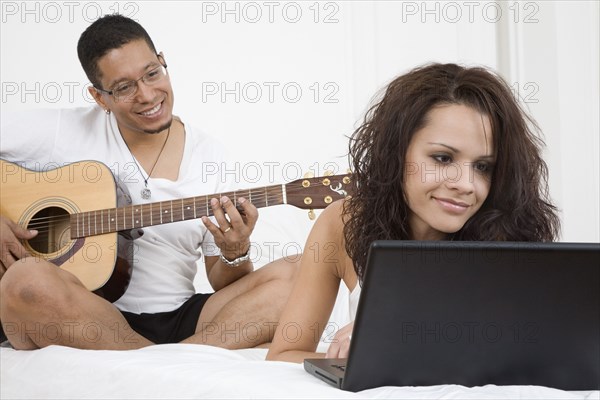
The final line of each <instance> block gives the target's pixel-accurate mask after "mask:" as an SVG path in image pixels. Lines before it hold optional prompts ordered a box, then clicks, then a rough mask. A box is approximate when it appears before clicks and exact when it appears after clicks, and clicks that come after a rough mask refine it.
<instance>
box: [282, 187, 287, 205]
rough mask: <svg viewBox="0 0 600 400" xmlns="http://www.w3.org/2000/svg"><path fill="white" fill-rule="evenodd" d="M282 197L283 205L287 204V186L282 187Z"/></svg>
mask: <svg viewBox="0 0 600 400" xmlns="http://www.w3.org/2000/svg"><path fill="white" fill-rule="evenodd" d="M281 196H282V199H281V200H282V203H283V204H287V192H286V191H285V185H281Z"/></svg>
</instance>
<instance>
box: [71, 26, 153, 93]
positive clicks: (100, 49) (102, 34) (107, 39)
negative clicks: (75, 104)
mask: <svg viewBox="0 0 600 400" xmlns="http://www.w3.org/2000/svg"><path fill="white" fill-rule="evenodd" d="M135 40H144V41H146V43H147V44H148V47H150V49H151V50H152V51H153V52H155V53H156V48H155V47H154V43H152V39H150V35H148V32H146V30H145V29H144V28H143V27H142V26H141V25H140V24H139V23H137V22H136V21H134V20H132V19H130V18H127V17H124V16H123V15H119V14H110V15H105V16H103V17H100V18H99V19H97V20H96V21H94V23H92V24H91V25H90V26H89V27H88V28H87V29H86V30H85V31H84V32H83V33H82V34H81V36H80V37H79V42H78V43H77V56H78V57H79V62H80V63H81V66H82V67H83V70H84V71H85V74H86V75H87V77H88V79H89V80H90V82H91V83H92V85H94V86H95V87H97V88H99V89H102V87H101V85H100V79H101V78H102V74H101V72H100V69H99V68H98V60H99V59H100V58H102V57H103V56H104V55H105V54H106V53H108V52H109V51H110V50H113V49H118V48H119V47H121V46H123V45H126V44H127V43H129V42H132V41H135Z"/></svg>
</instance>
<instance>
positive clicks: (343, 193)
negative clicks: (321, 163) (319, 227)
mask: <svg viewBox="0 0 600 400" xmlns="http://www.w3.org/2000/svg"><path fill="white" fill-rule="evenodd" d="M351 178H352V174H351V173H347V174H344V175H325V176H319V177H307V178H302V179H297V180H295V181H292V182H290V183H287V184H286V185H285V186H286V195H287V204H291V205H293V206H296V207H299V208H302V209H305V210H313V209H321V208H325V207H327V206H328V205H329V204H331V203H333V202H334V201H336V200H339V199H343V198H345V197H347V196H349V195H351V194H352V193H350V190H351V186H350V179H351Z"/></svg>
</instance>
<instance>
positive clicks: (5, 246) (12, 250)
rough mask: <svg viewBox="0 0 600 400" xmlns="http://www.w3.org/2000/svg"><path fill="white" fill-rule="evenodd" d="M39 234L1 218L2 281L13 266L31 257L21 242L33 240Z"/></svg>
mask: <svg viewBox="0 0 600 400" xmlns="http://www.w3.org/2000/svg"><path fill="white" fill-rule="evenodd" d="M37 234H38V232H37V231H36V230H27V229H25V228H22V227H20V226H19V225H17V224H15V223H14V222H13V221H11V220H9V219H8V218H5V217H3V216H0V279H2V276H3V275H4V273H5V272H6V269H7V268H8V267H9V266H10V265H11V264H13V263H14V262H15V261H17V260H19V259H21V258H23V257H26V256H28V255H29V252H28V251H27V249H25V247H23V245H22V244H21V240H23V239H32V238H34V237H35V236H36V235H37Z"/></svg>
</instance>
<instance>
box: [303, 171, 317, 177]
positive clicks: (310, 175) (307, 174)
mask: <svg viewBox="0 0 600 400" xmlns="http://www.w3.org/2000/svg"><path fill="white" fill-rule="evenodd" d="M314 177H315V174H314V173H313V172H312V171H308V172H307V173H305V174H304V176H303V178H314Z"/></svg>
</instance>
